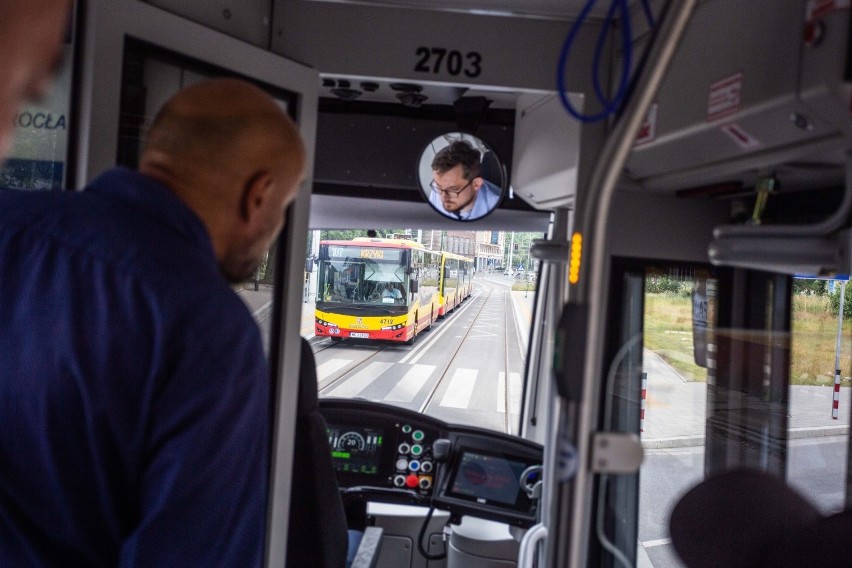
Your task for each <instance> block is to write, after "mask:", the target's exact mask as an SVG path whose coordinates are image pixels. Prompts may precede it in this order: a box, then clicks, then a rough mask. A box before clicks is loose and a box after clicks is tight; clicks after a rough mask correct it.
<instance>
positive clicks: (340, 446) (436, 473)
mask: <svg viewBox="0 0 852 568" xmlns="http://www.w3.org/2000/svg"><path fill="white" fill-rule="evenodd" d="M319 408H320V412H321V413H322V415H323V416H324V418H325V420H326V422H327V423H328V436H329V444H330V445H331V451H332V457H333V460H334V464H335V468H336V470H337V481H338V485H339V486H340V488H341V490H342V491H343V492H344V494H346V492H353V493H354V492H357V493H359V494H362V495H363V496H366V497H367V498H369V499H370V500H375V501H384V502H398V503H409V504H423V505H431V506H434V507H435V508H437V509H442V510H446V511H449V512H450V516H451V519H455V520H456V521H458V520H459V519H460V518H461V516H462V515H470V516H474V517H479V518H484V519H490V520H494V521H500V522H504V523H507V524H510V525H514V526H519V527H529V526H531V525H533V524H534V523H535V517H536V511H535V506H536V503H535V501H534V500H533V499H531V498H530V497H529V495H528V489H529V488H530V487H531V486H532V485H534V484H535V483H536V482H537V481H538V476H539V475H540V474H539V473H538V472H537V470H536V471H533V470H534V469H535V468H534V466H540V465H541V463H542V448H541V446H540V445H538V444H535V443H532V442H528V441H525V440H522V439H519V438H515V437H512V436H507V435H504V434H500V433H498V432H493V431H489V430H483V429H480V428H474V427H470V426H460V425H451V424H447V423H445V422H442V421H440V420H437V419H434V418H431V417H428V416H424V415H422V414H418V413H416V412H412V411H409V410H405V409H402V408H397V407H394V406H388V405H385V404H379V403H374V402H369V401H363V400H351V399H346V400H343V399H327V398H326V399H321V400H320V403H319ZM525 472H527V473H526V474H525ZM522 475H523V476H524V478H523V479H522Z"/></svg>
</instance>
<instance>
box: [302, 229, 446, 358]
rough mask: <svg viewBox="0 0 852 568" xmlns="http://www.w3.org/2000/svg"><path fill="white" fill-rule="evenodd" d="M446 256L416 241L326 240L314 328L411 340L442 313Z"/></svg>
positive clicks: (336, 335)
mask: <svg viewBox="0 0 852 568" xmlns="http://www.w3.org/2000/svg"><path fill="white" fill-rule="evenodd" d="M442 261H443V256H442V254H441V253H439V252H435V251H431V250H427V249H426V248H425V247H423V245H421V244H420V243H416V242H412V241H406V240H394V239H367V238H360V239H355V240H352V241H322V242H321V243H320V247H319V258H318V271H319V278H318V283H319V284H318V286H319V288H318V289H317V294H316V298H317V299H316V329H315V331H314V334H315V335H317V336H318V337H330V338H332V339H333V340H341V339H344V338H356V339H377V340H382V339H383V340H388V341H402V342H411V341H412V340H413V339H414V338H415V337H416V336H417V335H418V334H419V333H421V332H423V331H425V330H427V329H429V328H430V327H432V322H433V321H434V320H435V319H437V317H438V315H439V314H440V313H441V312H440V307H441V306H442V302H441V299H442V295H441V284H442V280H441V274H442V272H441V269H442Z"/></svg>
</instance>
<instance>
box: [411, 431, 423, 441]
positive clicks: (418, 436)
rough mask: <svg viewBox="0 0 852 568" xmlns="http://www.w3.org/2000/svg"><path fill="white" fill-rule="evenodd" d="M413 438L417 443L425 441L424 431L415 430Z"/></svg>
mask: <svg viewBox="0 0 852 568" xmlns="http://www.w3.org/2000/svg"><path fill="white" fill-rule="evenodd" d="M411 437H412V438H414V441H415V442H419V441H420V440H422V439H423V431H422V430H415V431H414V433H413V434H412V435H411Z"/></svg>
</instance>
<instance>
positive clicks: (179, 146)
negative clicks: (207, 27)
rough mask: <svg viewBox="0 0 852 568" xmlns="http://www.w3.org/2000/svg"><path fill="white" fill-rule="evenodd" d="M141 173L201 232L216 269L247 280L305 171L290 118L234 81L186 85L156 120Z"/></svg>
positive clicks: (269, 100)
mask: <svg viewBox="0 0 852 568" xmlns="http://www.w3.org/2000/svg"><path fill="white" fill-rule="evenodd" d="M139 169H140V171H142V172H143V173H145V174H148V175H150V176H152V177H154V178H156V179H159V180H160V181H162V182H163V183H165V184H166V185H167V186H169V187H170V188H171V189H172V190H173V191H174V192H175V193H176V194H177V195H178V196H179V197H180V198H181V199H183V201H184V202H186V203H187V204H188V205H189V207H190V208H191V209H192V210H193V211H195V213H196V214H197V215H198V216H199V217H200V218H201V220H202V221H203V222H204V224H205V226H206V227H207V231H208V232H209V234H210V238H211V240H212V241H213V247H214V249H215V251H216V257H217V259H218V260H219V267H220V269H221V271H222V273H223V274H224V276H225V277H226V278H227V279H228V280H230V281H231V282H241V281H244V280H246V279H248V278H249V277H250V276H251V275H252V274H253V273H254V272H255V270H256V269H257V267H258V266H259V265H260V263H261V261H262V260H263V257H264V255H265V253H266V251H267V250H268V249H269V247H270V246H271V245H272V243H273V242H274V240H275V238H276V237H277V236H278V233H279V232H280V231H281V228H282V227H283V225H284V212H285V209H286V208H287V205H289V204H290V202H291V201H292V200H293V199H294V198H295V196H296V192H297V190H298V187H299V184H301V182H302V180H303V178H304V173H305V149H304V146H303V143H302V139H301V136H300V135H299V132H298V130H297V128H296V126H295V124H293V122H292V120H290V118H289V117H288V116H287V115H286V113H284V111H282V110H281V108H280V107H279V106H278V104H277V103H276V102H275V101H274V100H273V99H272V98H271V97H270V96H269V95H267V94H266V93H265V92H264V91H262V90H261V89H259V88H258V87H255V86H253V85H251V84H249V83H246V82H244V81H239V80H236V79H214V80H210V81H205V82H203V83H200V84H197V85H194V86H191V87H188V88H186V89H184V90H182V91H180V92H179V93H177V94H176V95H175V96H174V97H172V99H170V100H169V101H168V102H167V103H166V104H165V106H163V108H162V110H161V111H160V113H159V114H158V115H157V117H156V118H155V120H154V123H153V124H152V126H151V128H150V130H149V132H148V138H147V140H146V144H145V149H144V150H143V153H142V158H141V160H140V167H139Z"/></svg>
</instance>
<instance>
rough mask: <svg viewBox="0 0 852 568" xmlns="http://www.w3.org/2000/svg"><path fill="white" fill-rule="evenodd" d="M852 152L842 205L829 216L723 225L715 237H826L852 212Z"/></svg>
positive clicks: (847, 161)
mask: <svg viewBox="0 0 852 568" xmlns="http://www.w3.org/2000/svg"><path fill="white" fill-rule="evenodd" d="M850 163H852V154H850V153H849V152H847V154H846V183H845V187H844V188H843V199H842V200H841V202H840V207H838V209H837V211H835V212H834V213H832V214H831V215H830V216H828V217H827V218H825V219H823V220H822V221H819V222H817V223H811V224H808V225H722V226H720V227H716V228H715V229H714V230H713V237H714V238H716V239H724V238H731V237H824V236H826V235H828V234H829V233H832V232H834V231H836V230H837V229H840V228H842V227H843V226H844V225H845V223H846V222H847V221H848V219H849V214H850V212H852V167H850Z"/></svg>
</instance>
